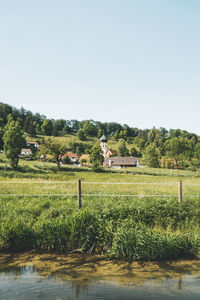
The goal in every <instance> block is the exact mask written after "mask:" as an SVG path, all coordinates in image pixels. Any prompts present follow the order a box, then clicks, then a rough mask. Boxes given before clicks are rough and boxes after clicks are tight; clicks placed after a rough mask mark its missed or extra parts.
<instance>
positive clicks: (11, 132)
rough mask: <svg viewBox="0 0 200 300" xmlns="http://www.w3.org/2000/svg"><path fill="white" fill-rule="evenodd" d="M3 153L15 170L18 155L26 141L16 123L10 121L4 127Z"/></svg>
mask: <svg viewBox="0 0 200 300" xmlns="http://www.w3.org/2000/svg"><path fill="white" fill-rule="evenodd" d="M3 142H4V152H5V155H6V157H7V159H8V161H9V163H10V165H11V166H12V168H13V169H16V168H17V165H18V161H19V154H20V153H21V149H22V148H23V147H24V146H25V144H26V141H25V139H24V137H23V131H22V129H21V127H20V125H19V123H18V122H17V121H14V120H12V119H10V121H9V122H8V123H7V125H6V126H5V133H4V135H3Z"/></svg>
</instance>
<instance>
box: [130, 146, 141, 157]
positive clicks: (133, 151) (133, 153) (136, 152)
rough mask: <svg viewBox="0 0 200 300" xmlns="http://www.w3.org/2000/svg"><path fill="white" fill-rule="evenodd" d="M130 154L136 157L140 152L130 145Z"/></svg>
mask: <svg viewBox="0 0 200 300" xmlns="http://www.w3.org/2000/svg"><path fill="white" fill-rule="evenodd" d="M138 154H139V155H138ZM130 155H131V156H134V157H138V156H140V153H138V151H137V149H136V148H134V147H132V148H131V150H130Z"/></svg>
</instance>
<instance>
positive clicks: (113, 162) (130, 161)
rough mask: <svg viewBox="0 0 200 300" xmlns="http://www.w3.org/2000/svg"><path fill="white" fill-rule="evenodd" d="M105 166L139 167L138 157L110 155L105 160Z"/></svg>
mask: <svg viewBox="0 0 200 300" xmlns="http://www.w3.org/2000/svg"><path fill="white" fill-rule="evenodd" d="M103 165H104V167H112V168H116V169H121V168H127V167H139V166H140V165H139V161H138V158H137V157H131V156H130V157H108V158H106V159H105V160H104V163H103Z"/></svg>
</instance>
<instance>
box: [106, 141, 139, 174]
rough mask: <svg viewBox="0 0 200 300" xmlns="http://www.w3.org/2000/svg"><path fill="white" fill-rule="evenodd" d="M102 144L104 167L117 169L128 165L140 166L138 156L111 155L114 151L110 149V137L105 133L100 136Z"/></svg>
mask: <svg viewBox="0 0 200 300" xmlns="http://www.w3.org/2000/svg"><path fill="white" fill-rule="evenodd" d="M100 146H101V149H102V151H103V157H104V163H103V165H104V167H113V168H117V169H121V168H127V167H140V164H139V161H138V158H137V157H132V156H129V157H110V156H111V155H112V154H113V153H114V151H111V150H109V149H108V139H107V137H106V136H105V135H102V137H101V138H100Z"/></svg>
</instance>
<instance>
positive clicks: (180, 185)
mask: <svg viewBox="0 0 200 300" xmlns="http://www.w3.org/2000/svg"><path fill="white" fill-rule="evenodd" d="M182 198H183V193H182V181H181V180H179V182H178V202H179V203H181V202H182Z"/></svg>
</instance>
